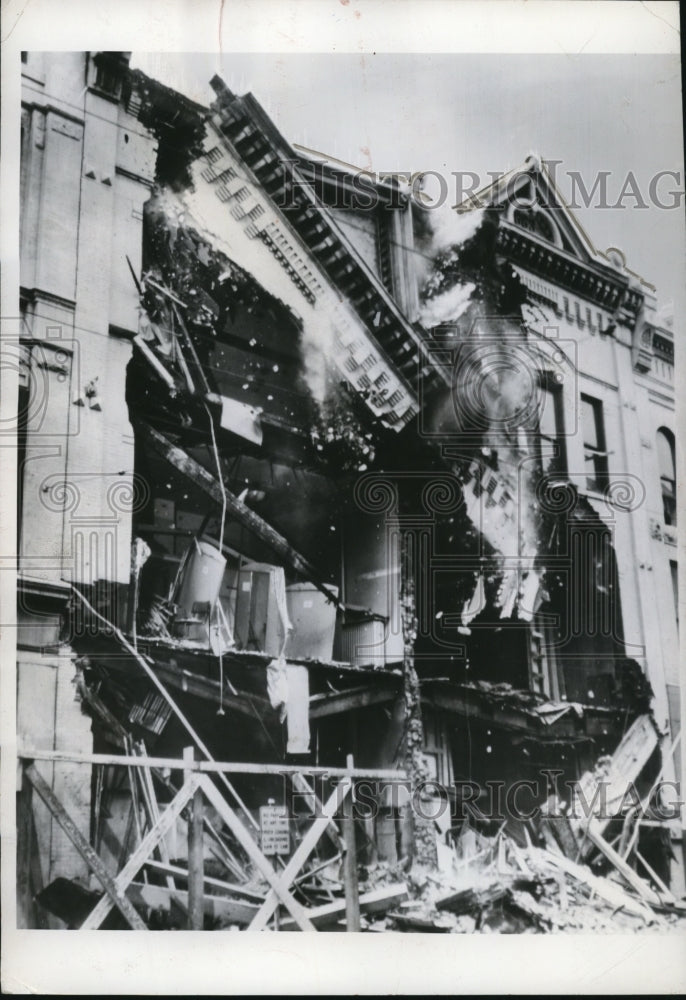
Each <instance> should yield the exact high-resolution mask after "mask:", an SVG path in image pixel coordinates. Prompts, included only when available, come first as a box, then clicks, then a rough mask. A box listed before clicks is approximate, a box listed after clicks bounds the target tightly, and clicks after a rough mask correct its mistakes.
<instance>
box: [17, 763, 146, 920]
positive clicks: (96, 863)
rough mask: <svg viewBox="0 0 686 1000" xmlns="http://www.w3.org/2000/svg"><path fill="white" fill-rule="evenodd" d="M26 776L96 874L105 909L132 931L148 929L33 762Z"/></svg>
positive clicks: (27, 769)
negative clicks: (119, 915) (106, 904)
mask: <svg viewBox="0 0 686 1000" xmlns="http://www.w3.org/2000/svg"><path fill="white" fill-rule="evenodd" d="M25 774H26V777H27V778H28V780H29V781H30V782H31V784H32V785H33V787H34V789H35V790H36V792H37V793H38V795H40V797H41V799H42V800H43V802H44V803H45V804H46V806H47V807H48V809H49V810H50V812H51V813H52V815H53V816H54V817H55V819H56V820H57V822H58V823H59V825H60V826H61V827H62V829H63V830H64V832H65V833H66V835H67V836H68V837H69V839H70V840H71V842H72V844H73V845H74V847H75V848H76V850H77V851H78V852H79V854H80V855H81V857H82V858H83V860H84V861H85V862H86V864H87V865H88V867H89V868H90V869H91V871H92V872H93V873H94V874H95V875H96V876H97V878H98V880H99V881H100V883H101V885H102V887H103V889H104V890H105V893H106V895H105V896H104V897H103V899H106V900H107V902H108V906H107V912H109V911H110V910H111V909H112V907H113V906H116V907H117V909H118V910H119V912H120V913H121V915H122V916H123V917H124V919H125V920H126V922H127V924H128V925H129V927H132V928H133V930H135V931H147V929H148V928H147V927H146V925H145V923H144V922H143V920H142V919H141V917H140V916H139V914H138V913H137V912H136V910H135V909H134V907H133V905H132V904H131V902H130V900H128V899H127V898H126V896H125V895H124V892H123V891H122V889H121V887H120V886H118V885H117V884H116V882H115V881H114V880H113V879H112V876H111V875H110V873H109V872H108V871H107V869H106V868H105V865H104V864H103V862H102V860H101V859H100V857H99V856H98V855H97V854H96V853H95V851H94V850H93V848H92V847H91V845H90V844H89V843H88V841H87V840H86V838H85V837H84V836H83V834H82V833H81V831H80V830H79V828H78V827H77V825H76V823H74V820H73V819H72V818H71V816H70V815H69V813H68V812H67V811H66V809H65V808H64V806H63V805H62V803H61V802H60V801H59V799H58V798H57V796H56V795H55V793H54V792H53V790H52V789H51V788H50V786H49V785H48V783H47V782H46V781H45V779H44V778H43V777H42V775H40V774H39V773H38V771H37V770H36V767H35V765H34V764H29V766H28V767H27V768H26V771H25Z"/></svg>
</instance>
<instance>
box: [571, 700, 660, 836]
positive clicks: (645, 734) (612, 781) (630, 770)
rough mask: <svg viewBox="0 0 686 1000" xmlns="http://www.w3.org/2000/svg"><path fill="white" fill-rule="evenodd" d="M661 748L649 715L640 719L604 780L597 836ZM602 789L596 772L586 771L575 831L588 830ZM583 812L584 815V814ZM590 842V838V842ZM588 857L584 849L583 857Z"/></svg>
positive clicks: (576, 809)
mask: <svg viewBox="0 0 686 1000" xmlns="http://www.w3.org/2000/svg"><path fill="white" fill-rule="evenodd" d="M657 744H658V734H657V730H656V729H655V723H654V722H653V720H652V718H651V716H649V715H639V716H638V718H637V719H635V720H634V722H633V723H632V725H631V726H630V727H629V729H628V730H627V732H626V733H625V734H624V736H623V738H622V740H621V742H620V744H619V746H618V747H617V749H616V750H615V752H614V753H613V754H612V758H611V763H610V768H609V771H608V773H607V774H606V775H605V776H604V778H603V779H602V780H603V784H604V791H605V795H604V796H600V795H599V796H598V799H597V801H596V802H595V806H594V809H593V810H592V811H591V815H594V813H595V812H597V813H599V815H596V816H595V824H596V825H595V829H596V832H598V833H601V834H602V832H603V830H604V829H605V827H606V826H607V825H608V823H609V822H610V819H611V818H612V815H613V814H614V813H616V810H617V809H618V808H619V806H620V805H621V803H622V801H623V799H624V796H625V795H626V792H627V789H628V788H629V787H630V786H631V784H632V783H633V782H635V781H636V779H637V778H638V776H639V775H640V773H641V771H642V770H643V768H644V767H645V765H646V764H647V763H648V760H649V758H650V757H651V755H652V753H653V751H654V750H655V747H656V746H657ZM597 789H598V778H597V776H596V775H595V773H594V772H593V771H586V772H585V773H584V774H582V776H581V777H580V778H579V781H578V782H577V786H576V789H575V791H574V797H573V799H572V810H571V813H572V817H573V818H572V819H571V820H570V822H571V824H572V826H573V828H574V829H575V830H577V831H578V832H579V833H581V834H583V832H584V831H585V828H586V822H587V815H588V813H587V812H586V810H588V808H589V807H590V806H591V805H592V804H593V802H594V795H595V793H596V791H597ZM580 810H581V811H580ZM589 839H590V838H589ZM585 853H587V851H585V850H584V849H582V855H583V854H585Z"/></svg>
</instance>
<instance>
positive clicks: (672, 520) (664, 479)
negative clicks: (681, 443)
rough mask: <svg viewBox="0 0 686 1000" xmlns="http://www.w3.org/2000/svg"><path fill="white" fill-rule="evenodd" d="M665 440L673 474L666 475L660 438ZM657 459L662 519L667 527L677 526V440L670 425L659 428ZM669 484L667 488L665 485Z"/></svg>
mask: <svg viewBox="0 0 686 1000" xmlns="http://www.w3.org/2000/svg"><path fill="white" fill-rule="evenodd" d="M661 439H662V440H664V442H665V444H666V446H667V454H668V455H669V458H670V465H671V469H670V470H669V471H671V476H666V475H665V469H664V468H663V465H662V457H663V452H662V450H661V448H660V444H659V442H660V440H661ZM656 440H657V442H658V444H657V460H658V473H659V475H660V494H661V496H662V520H663V523H664V525H665V526H666V527H669V528H676V526H677V503H676V441H675V439H674V434H673V433H672V431H670V429H669V428H668V427H658V430H657V438H656ZM666 485H667V487H668V488H667V489H665V486H666Z"/></svg>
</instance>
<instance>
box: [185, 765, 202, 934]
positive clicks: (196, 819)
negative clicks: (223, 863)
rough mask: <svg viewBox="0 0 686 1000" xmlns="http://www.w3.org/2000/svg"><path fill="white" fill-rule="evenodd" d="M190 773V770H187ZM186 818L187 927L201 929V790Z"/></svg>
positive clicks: (192, 800) (195, 929)
mask: <svg viewBox="0 0 686 1000" xmlns="http://www.w3.org/2000/svg"><path fill="white" fill-rule="evenodd" d="M183 758H184V760H185V761H192V760H193V747H186V749H185V750H184V751H183ZM188 773H191V772H188ZM190 810H191V814H190V818H189V820H188V929H189V930H190V931H201V930H202V929H203V926H204V920H203V918H204V912H205V899H204V880H205V861H204V855H203V827H204V823H203V814H204V802H203V797H202V791H201V790H200V789H198V790H197V791H196V793H195V795H194V796H193V798H192V799H191V805H190Z"/></svg>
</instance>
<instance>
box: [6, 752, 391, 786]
mask: <svg viewBox="0 0 686 1000" xmlns="http://www.w3.org/2000/svg"><path fill="white" fill-rule="evenodd" d="M18 757H19V758H20V759H25V760H50V761H59V760H69V761H73V762H74V763H76V764H112V765H117V766H126V767H154V768H160V769H164V768H168V769H169V770H170V771H186V770H190V771H193V773H198V772H199V773H201V774H273V775H277V776H280V777H281V776H284V777H286V776H288V775H291V776H292V775H297V774H301V775H304V776H305V777H315V776H316V777H321V778H348V777H350V778H388V779H389V780H393V779H395V780H397V781H401V780H402V781H405V780H406V774H405V772H404V771H401V770H398V769H394V768H385V769H384V768H373V767H356V768H354V769H353V770H352V771H350V770H348V768H345V767H310V765H308V764H305V765H300V764H249V763H240V762H239V763H223V762H221V761H216V760H214V759H213V760H194V761H193V762H192V763H188V764H186V763H185V762H184V761H183V759H182V758H180V757H130V756H127V755H126V754H107V753H77V752H76V751H73V752H72V751H71V750H40V749H38V748H37V747H22V748H21V749H20V750H19V752H18ZM307 791H309V792H311V791H312V790H311V789H307Z"/></svg>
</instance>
